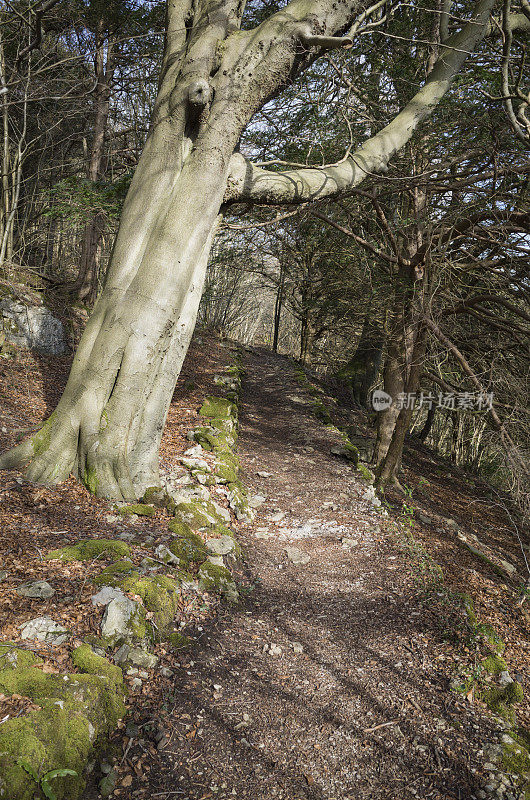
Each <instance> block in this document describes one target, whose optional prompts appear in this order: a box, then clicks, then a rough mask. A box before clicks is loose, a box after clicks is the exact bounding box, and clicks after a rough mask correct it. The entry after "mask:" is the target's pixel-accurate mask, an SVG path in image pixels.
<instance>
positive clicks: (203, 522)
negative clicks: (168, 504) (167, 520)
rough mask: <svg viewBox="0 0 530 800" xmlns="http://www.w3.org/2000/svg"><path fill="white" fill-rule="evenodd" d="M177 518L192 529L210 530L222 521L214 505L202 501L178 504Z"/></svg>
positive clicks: (176, 509)
mask: <svg viewBox="0 0 530 800" xmlns="http://www.w3.org/2000/svg"><path fill="white" fill-rule="evenodd" d="M175 517H176V518H177V520H178V521H179V522H184V523H186V524H187V525H190V526H191V527H192V528H210V527H211V526H212V525H216V524H217V523H218V522H219V521H220V520H219V516H218V514H217V512H216V511H215V508H214V507H213V506H212V504H211V503H209V502H207V501H204V502H203V501H202V500H196V501H195V500H189V501H188V502H185V503H178V504H177V507H176V508H175Z"/></svg>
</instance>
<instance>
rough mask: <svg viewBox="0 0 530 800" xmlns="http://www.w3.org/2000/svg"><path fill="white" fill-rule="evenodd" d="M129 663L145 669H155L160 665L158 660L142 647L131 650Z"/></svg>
mask: <svg viewBox="0 0 530 800" xmlns="http://www.w3.org/2000/svg"><path fill="white" fill-rule="evenodd" d="M127 661H128V662H129V663H130V664H134V666H135V667H144V668H145V669H154V668H155V667H156V665H157V664H158V658H157V657H156V656H155V655H153V653H148V652H147V651H146V650H143V649H142V648H141V647H133V648H131V650H130V651H129V655H128V656H127Z"/></svg>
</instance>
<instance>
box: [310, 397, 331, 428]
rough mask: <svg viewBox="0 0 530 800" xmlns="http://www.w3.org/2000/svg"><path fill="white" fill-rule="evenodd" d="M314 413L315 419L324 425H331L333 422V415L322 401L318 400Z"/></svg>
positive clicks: (314, 406)
mask: <svg viewBox="0 0 530 800" xmlns="http://www.w3.org/2000/svg"><path fill="white" fill-rule="evenodd" d="M313 412H314V414H315V417H316V418H317V419H318V420H320V422H323V423H324V425H331V423H332V422H333V420H332V419H331V415H330V413H329V411H328V409H327V408H326V406H325V405H324V403H323V402H322V401H321V400H317V401H316V402H315V403H314V405H313Z"/></svg>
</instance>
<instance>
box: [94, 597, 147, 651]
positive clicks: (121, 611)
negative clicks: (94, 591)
mask: <svg viewBox="0 0 530 800" xmlns="http://www.w3.org/2000/svg"><path fill="white" fill-rule="evenodd" d="M144 616H145V612H144V614H142V609H140V606H139V605H138V603H135V602H134V600H130V599H129V598H128V597H117V598H114V600H111V602H110V603H109V604H108V606H107V608H106V610H105V615H104V617H103V621H102V623H101V635H102V637H103V638H104V639H106V640H107V641H108V642H109V643H110V644H117V643H121V642H127V641H131V640H132V639H134V638H138V639H142V638H143V635H144V634H145V626H144V625H143V617H144Z"/></svg>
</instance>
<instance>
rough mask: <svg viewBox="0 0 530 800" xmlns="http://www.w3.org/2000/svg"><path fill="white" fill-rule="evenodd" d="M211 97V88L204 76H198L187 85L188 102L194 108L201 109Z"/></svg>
mask: <svg viewBox="0 0 530 800" xmlns="http://www.w3.org/2000/svg"><path fill="white" fill-rule="evenodd" d="M211 98H212V88H211V86H210V84H209V83H208V81H207V80H206V79H205V78H198V79H197V80H195V81H193V82H192V83H190V85H189V87H188V102H189V104H190V106H192V108H194V109H198V110H200V109H202V108H204V107H205V106H207V105H208V103H209V102H210V100H211Z"/></svg>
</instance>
